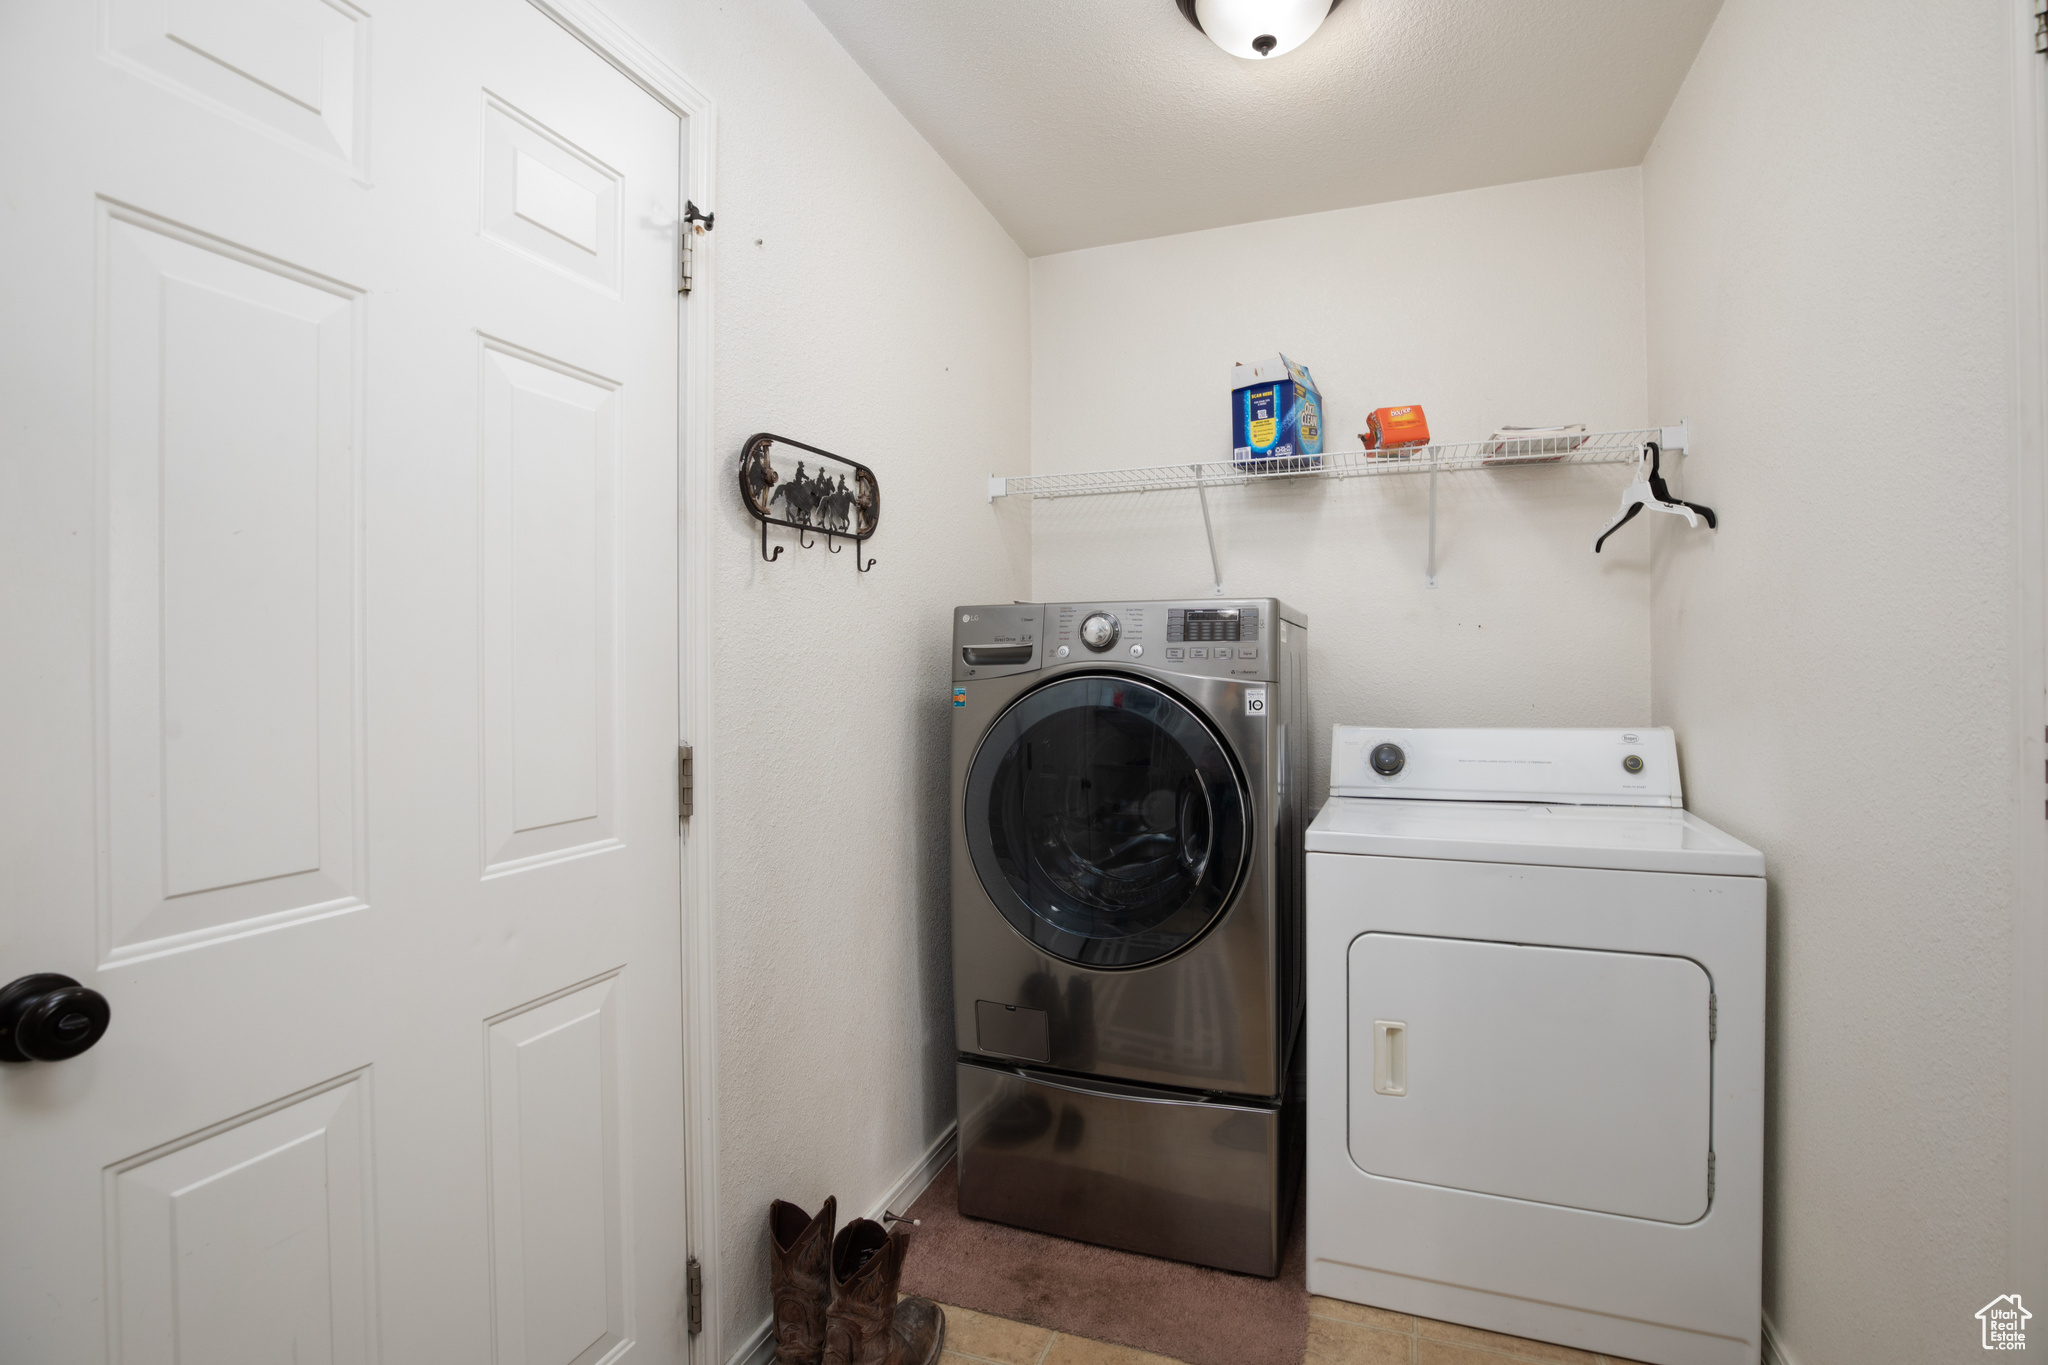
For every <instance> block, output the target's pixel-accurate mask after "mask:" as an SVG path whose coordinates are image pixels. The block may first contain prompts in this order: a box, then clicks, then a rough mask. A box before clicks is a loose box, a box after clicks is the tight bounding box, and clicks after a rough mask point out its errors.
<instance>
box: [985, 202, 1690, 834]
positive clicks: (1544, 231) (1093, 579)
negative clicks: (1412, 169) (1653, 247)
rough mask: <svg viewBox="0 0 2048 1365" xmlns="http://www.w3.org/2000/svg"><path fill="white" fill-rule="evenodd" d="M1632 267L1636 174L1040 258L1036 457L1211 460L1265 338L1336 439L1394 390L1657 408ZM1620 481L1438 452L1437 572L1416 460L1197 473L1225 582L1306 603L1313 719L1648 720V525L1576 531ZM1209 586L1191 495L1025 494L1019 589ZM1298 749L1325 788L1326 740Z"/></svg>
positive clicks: (1467, 405)
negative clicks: (1464, 465) (1446, 470)
mask: <svg viewBox="0 0 2048 1365" xmlns="http://www.w3.org/2000/svg"><path fill="white" fill-rule="evenodd" d="M1642 280H1643V275H1642V200H1641V195H1640V180H1639V176H1638V173H1637V172H1636V171H1634V170H1623V171H1603V172H1598V173H1594V174H1590V175H1578V176H1568V177H1563V178H1559V179H1554V180H1541V181H1532V182H1529V183H1527V184H1518V185H1505V186H1500V187H1497V188H1493V189H1485V190H1473V191H1468V192H1464V193H1459V194H1447V195H1441V196H1437V197H1434V198H1428V199H1411V200H1405V201H1402V202H1399V203H1391V204H1377V205H1372V206H1369V207H1365V208H1356V209H1342V210H1338V211H1335V212H1331V213H1319V214H1311V215H1307V216H1304V217H1298V218H1285V219H1278V220H1274V221H1270V222H1262V223H1252V224H1248V225H1245V226H1240V227H1229V228H1218V229H1214V230H1211V231H1205V232H1194V233H1188V234H1185V235H1182V236H1176V237H1161V238H1155V239H1152V240H1150V241H1142V242H1131V243H1126V244H1123V245H1119V246H1109V247H1099V248H1094V249H1091V250H1086V251H1075V252H1069V253H1066V254H1063V255H1057V256H1041V257H1038V258H1036V259H1034V260H1033V261H1032V262H1031V319H1032V328H1031V377H1032V394H1031V411H1032V424H1031V432H1032V435H1031V468H1032V472H1033V473H1039V474H1043V473H1051V472H1058V471H1061V470H1076V469H1088V468H1101V467H1106V466H1121V465H1146V464H1166V463H1170V462H1173V461H1176V460H1196V459H1204V460H1215V459H1228V458H1229V450H1230V397H1229V391H1230V367H1231V364H1232V363H1233V362H1234V361H1239V360H1243V361H1247V362H1249V361H1251V360H1254V359H1256V358H1257V357H1259V356H1261V355H1271V354H1272V353H1274V352H1275V351H1284V352H1285V353H1286V354H1287V355H1288V356H1289V357H1290V358H1292V359H1294V360H1297V361H1300V362H1301V363H1303V364H1305V365H1307V366H1308V367H1309V369H1310V370H1311V371H1312V372H1313V373H1314V375H1315V378H1316V381H1317V384H1318V386H1319V388H1320V389H1321V392H1322V394H1323V397H1324V400H1325V403H1326V405H1327V419H1328V429H1329V436H1328V441H1329V443H1330V444H1331V446H1332V447H1333V448H1334V447H1335V446H1336V445H1339V444H1342V445H1344V446H1347V447H1349V448H1351V449H1356V448H1357V446H1356V445H1355V442H1356V440H1357V433H1358V432H1361V431H1363V430H1364V429H1365V417H1366V414H1367V413H1368V412H1369V411H1370V410H1372V409H1373V408H1376V407H1384V406H1389V405H1393V404H1400V403H1421V404H1422V405H1423V407H1424V408H1425V410H1426V411H1427V413H1428V416H1429V420H1430V429H1431V431H1432V432H1433V433H1434V434H1436V435H1438V436H1440V437H1443V438H1446V439H1452V440H1456V439H1478V438H1479V437H1482V436H1484V435H1486V434H1487V433H1488V432H1490V431H1492V430H1493V428H1494V426H1495V425H1496V424H1502V423H1513V424H1520V425H1531V424H1541V423H1549V422H1560V421H1583V422H1586V423H1588V424H1589V425H1590V426H1591V427H1592V429H1594V430H1596V431H1598V430H1614V429H1625V428H1635V427H1640V426H1642V425H1645V423H1646V422H1647V421H1650V420H1659V421H1661V420H1664V419H1666V418H1671V419H1675V418H1676V417H1677V416H1678V415H1679V414H1677V413H1676V412H1669V413H1661V414H1660V413H1654V412H1651V411H1649V409H1648V408H1647V406H1646V402H1645V394H1646V379H1645V373H1644V342H1643V294H1642ZM995 472H998V473H1007V472H1018V471H1013V470H1004V469H1002V468H1001V467H1000V466H998V467H997V468H996V470H995ZM1628 477H1629V476H1628V471H1627V470H1626V469H1625V468H1621V467H1611V466H1610V467H1600V468H1590V469H1578V470H1560V469H1555V468H1552V469H1540V470H1501V471H1491V470H1489V471H1474V472H1469V473H1463V474H1452V475H1445V476H1443V477H1442V479H1441V481H1440V486H1439V499H1440V503H1439V518H1440V520H1439V526H1438V538H1439V539H1438V544H1439V551H1438V573H1439V577H1438V583H1439V586H1438V587H1437V588H1435V589H1434V590H1431V589H1429V588H1426V587H1425V586H1424V581H1423V569H1424V562H1425V547H1426V541H1427V536H1428V505H1429V488H1428V481H1427V479H1426V478H1418V477H1400V478H1370V479H1352V480H1344V481H1334V480H1305V481H1301V482H1299V483H1294V482H1289V483H1284V484H1278V485H1266V486H1262V487H1258V488H1251V489H1233V490H1226V491H1221V492H1213V493H1211V494H1210V500H1211V507H1212V511H1213V514H1214V516H1215V520H1216V528H1217V540H1218V549H1219V553H1220V554H1221V557H1222V562H1223V582H1224V590H1225V592H1227V593H1232V594H1242V595H1245V596H1260V595H1273V596H1279V597H1283V598H1286V599H1288V600H1290V601H1291V602H1292V603H1293V604H1294V605H1296V606H1299V607H1300V608H1302V609H1303V610H1305V611H1306V612H1307V613H1308V618H1309V641H1310V650H1309V657H1310V692H1311V699H1312V708H1313V711H1312V716H1311V723H1312V724H1313V725H1314V726H1315V727H1316V728H1315V730H1314V731H1313V732H1312V733H1318V734H1320V733H1323V731H1324V728H1325V727H1327V726H1328V725H1329V724H1331V723H1333V722H1350V723H1365V722H1376V723H1380V724H1394V725H1637V724H1642V723H1644V722H1645V721H1646V720H1647V719H1648V718H1649V710H1650V697H1649V668H1650V619H1649V595H1650V587H1649V575H1648V565H1649V562H1650V553H1651V551H1650V545H1651V540H1650V537H1649V536H1648V535H1647V534H1645V531H1644V529H1643V528H1640V527H1637V526H1630V527H1629V528H1627V529H1626V530H1624V531H1622V532H1621V533H1620V534H1618V535H1617V536H1616V537H1615V538H1614V540H1612V541H1610V542H1609V543H1608V549H1607V551H1606V552H1605V553H1603V554H1602V555H1601V556H1600V557H1599V558H1597V559H1596V558H1595V557H1594V556H1593V555H1592V554H1591V553H1590V545H1591V542H1592V538H1593V536H1594V534H1595V533H1596V532H1597V531H1598V530H1599V528H1600V527H1601V526H1602V525H1604V524H1605V522H1606V520H1607V519H1608V518H1609V517H1611V516H1612V514H1613V512H1614V509H1615V507H1616V505H1617V503H1618V502H1619V493H1620V491H1621V488H1622V486H1623V485H1624V484H1626V483H1627V482H1628ZM1211 590H1212V584H1211V579H1210V576H1209V559H1208V550H1207V548H1206V545H1205V542H1204V540H1203V536H1202V516H1201V508H1200V505H1199V503H1198V502H1197V501H1196V495H1195V494H1194V493H1193V492H1174V493H1149V494H1144V495H1124V496H1116V497H1104V498H1075V499H1062V500H1048V501H1041V502H1038V503H1036V504H1035V505H1034V507H1033V529H1032V595H1033V596H1034V597H1035V598H1038V599H1041V600H1062V599H1070V598H1086V597H1155V598H1156V597H1199V596H1206V595H1208V594H1209V593H1210V592H1211ZM1312 749H1313V751H1314V753H1315V756H1316V765H1315V769H1314V772H1313V774H1312V778H1311V781H1312V785H1311V787H1310V790H1311V792H1321V791H1325V790H1327V772H1328V762H1329V754H1328V744H1327V742H1326V741H1321V740H1319V741H1317V742H1315V743H1314V744H1313V745H1312ZM1316 804H1320V799H1319V798H1318V800H1317V802H1316Z"/></svg>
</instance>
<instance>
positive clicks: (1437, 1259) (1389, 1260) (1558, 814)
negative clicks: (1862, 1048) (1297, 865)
mask: <svg viewBox="0 0 2048 1365" xmlns="http://www.w3.org/2000/svg"><path fill="white" fill-rule="evenodd" d="M1330 780H1331V800H1330V802H1329V804H1328V805H1326V806H1325V807H1324V808H1323V810H1322V813H1321V814H1320V815H1319V816H1317V817H1316V820H1315V822H1314V824H1313V825H1311V826H1310V828H1309V832H1308V836H1307V840H1306V843H1307V855H1308V856H1307V862H1308V877H1307V890H1308V895H1307V946H1308V1012H1307V1032H1306V1036H1307V1041H1308V1210H1309V1213H1308V1287H1309V1290H1310V1292H1312V1293H1316V1294H1323V1295H1328V1296H1329V1297H1332V1298H1338V1299H1348V1300H1351V1301H1353V1302H1356V1303H1363V1304H1373V1305H1377V1306H1379V1307H1382V1308H1389V1309H1395V1310H1397V1311H1401V1312H1408V1313H1418V1314H1421V1315H1423V1316H1426V1317H1432V1318H1439V1319H1442V1320H1445V1321H1449V1322H1457V1323H1464V1324H1467V1325H1469V1326H1473V1327H1483V1328H1488V1329H1491V1330H1493V1331H1499V1332H1508V1333H1512V1334H1514V1335H1516V1336H1523V1337H1533V1338H1536V1339H1538V1340H1542V1341H1552V1342H1558V1343H1561V1344H1564V1345H1568V1346H1576V1347H1579V1348H1581V1349H1583V1350H1588V1351H1598V1352H1602V1353H1605V1354H1609V1355H1616V1356H1624V1357H1628V1358H1630V1359H1634V1360H1642V1361H1651V1362H1656V1363H1657V1365H1755V1362H1756V1361H1757V1360H1758V1357H1759V1351H1760V1347H1761V1327H1760V1319H1761V1316H1762V1298H1761V1294H1762V1284H1761V1279H1762V1231H1763V1095H1764V862H1763V855H1762V854H1761V853H1758V852H1757V851H1756V850H1755V849H1753V848H1750V847H1748V846H1747V845H1744V844H1742V843H1740V842H1738V841H1737V840H1735V839H1733V838H1731V837H1729V836H1728V835H1726V834H1723V833H1722V832H1721V831H1719V830H1717V829H1715V828H1713V827H1712V826H1711V825H1708V824H1707V823H1705V822H1704V821H1702V820H1699V819H1697V818H1695V817H1694V816H1692V815H1691V814H1689V813H1688V812H1687V811H1686V810H1685V809H1684V801H1683V797H1682V795H1681V792H1680V788H1679V779H1678V754H1677V746H1676V744H1675V743H1674V742H1673V739H1672V735H1671V732H1670V731H1669V730H1665V729H1647V728H1646V729H1640V730H1395V729H1378V730H1376V729H1366V728H1354V727H1346V726H1340V727H1338V729H1337V731H1336V736H1335V745H1334V753H1333V757H1332V764H1331V775H1330Z"/></svg>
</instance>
